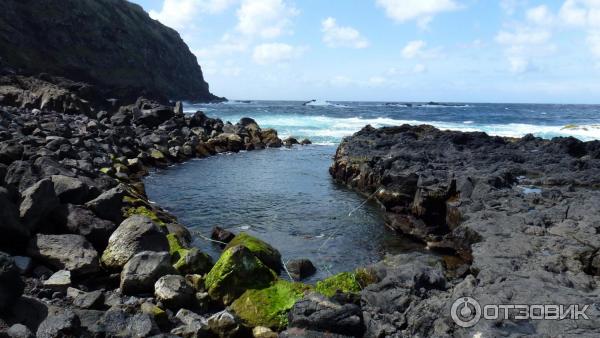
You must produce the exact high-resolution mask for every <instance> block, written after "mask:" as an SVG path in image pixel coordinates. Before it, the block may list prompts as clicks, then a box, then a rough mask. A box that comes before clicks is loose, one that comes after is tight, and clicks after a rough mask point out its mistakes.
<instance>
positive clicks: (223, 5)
mask: <svg viewBox="0 0 600 338" xmlns="http://www.w3.org/2000/svg"><path fill="white" fill-rule="evenodd" d="M235 2H236V0H164V2H163V4H162V7H161V9H160V11H150V17H152V18H153V19H155V20H158V21H160V22H161V23H163V24H164V25H166V26H169V27H172V28H175V29H184V28H186V26H187V25H189V24H190V23H192V22H193V21H194V20H196V19H197V16H198V15H199V14H200V13H209V14H216V13H220V12H222V11H224V10H226V9H228V8H229V7H231V5H233V4H234V3H235Z"/></svg>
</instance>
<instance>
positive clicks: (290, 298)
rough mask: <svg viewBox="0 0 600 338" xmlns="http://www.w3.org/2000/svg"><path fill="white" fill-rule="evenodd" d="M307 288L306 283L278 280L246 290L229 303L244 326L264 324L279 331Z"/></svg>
mask: <svg viewBox="0 0 600 338" xmlns="http://www.w3.org/2000/svg"><path fill="white" fill-rule="evenodd" d="M308 290H310V287H309V286H308V285H304V284H301V283H294V282H288V281H285V280H278V281H277V282H275V283H273V285H271V286H270V287H268V288H265V289H262V290H247V291H246V292H244V293H243V294H242V295H241V296H240V297H239V298H238V299H236V300H235V301H234V302H233V303H232V304H231V310H232V311H233V312H234V313H235V314H236V315H237V316H238V317H239V318H240V320H241V322H242V323H243V324H244V326H246V327H255V326H264V327H268V328H271V329H273V330H276V331H280V330H282V329H284V328H285V327H287V324H288V312H289V311H290V309H291V308H292V306H294V304H295V303H296V302H297V301H298V300H300V299H301V298H302V297H304V293H305V292H307V291H308Z"/></svg>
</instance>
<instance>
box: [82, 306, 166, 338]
mask: <svg viewBox="0 0 600 338" xmlns="http://www.w3.org/2000/svg"><path fill="white" fill-rule="evenodd" d="M88 330H89V331H91V332H92V333H97V334H101V335H105V336H108V337H149V336H152V335H153V334H158V333H160V330H159V329H158V327H157V325H156V323H155V322H154V320H153V319H152V317H151V316H150V315H148V314H146V313H136V314H130V313H128V312H126V311H124V310H123V309H120V308H111V309H109V310H108V311H106V312H105V313H104V316H102V318H101V319H100V320H99V321H98V322H97V323H96V325H94V326H93V327H90V328H88Z"/></svg>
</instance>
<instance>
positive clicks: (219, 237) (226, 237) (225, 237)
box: [210, 226, 235, 245]
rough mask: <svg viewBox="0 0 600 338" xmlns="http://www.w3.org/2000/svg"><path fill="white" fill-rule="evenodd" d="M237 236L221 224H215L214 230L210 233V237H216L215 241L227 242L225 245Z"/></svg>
mask: <svg viewBox="0 0 600 338" xmlns="http://www.w3.org/2000/svg"><path fill="white" fill-rule="evenodd" d="M234 237H235V234H234V233H233V232H231V231H229V230H225V229H223V228H221V227H219V226H215V227H213V228H212V231H211V233H210V238H211V239H214V240H215V241H219V242H223V243H225V245H227V243H229V242H231V240H233V238H234Z"/></svg>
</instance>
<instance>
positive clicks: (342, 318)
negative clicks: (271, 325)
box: [289, 293, 364, 337]
mask: <svg viewBox="0 0 600 338" xmlns="http://www.w3.org/2000/svg"><path fill="white" fill-rule="evenodd" d="M289 326H290V327H298V328H303V329H308V330H311V331H321V332H332V333H338V334H344V335H348V336H356V337H359V336H362V332H364V327H363V322H362V311H361V308H360V306H358V305H356V304H353V303H345V304H340V303H339V302H337V301H335V300H333V299H329V298H326V297H325V296H323V295H320V294H318V293H312V294H310V295H307V296H306V297H304V298H303V299H301V300H300V301H298V302H297V303H296V304H294V307H293V308H292V309H291V311H290V313H289Z"/></svg>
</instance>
